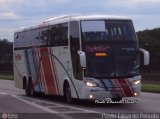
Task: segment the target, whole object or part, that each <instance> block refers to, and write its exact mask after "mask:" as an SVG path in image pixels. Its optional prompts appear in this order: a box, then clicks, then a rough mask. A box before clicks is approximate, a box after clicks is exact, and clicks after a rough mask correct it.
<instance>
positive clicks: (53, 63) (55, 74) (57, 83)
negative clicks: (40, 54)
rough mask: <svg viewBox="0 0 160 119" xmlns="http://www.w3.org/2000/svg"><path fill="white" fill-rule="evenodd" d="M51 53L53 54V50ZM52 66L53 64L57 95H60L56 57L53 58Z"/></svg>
mask: <svg viewBox="0 0 160 119" xmlns="http://www.w3.org/2000/svg"><path fill="white" fill-rule="evenodd" d="M49 50H50V53H52V54H53V52H52V49H51V48H50V49H49ZM51 64H52V71H53V73H54V80H55V83H56V86H57V87H56V88H57V94H60V90H59V82H58V76H57V70H56V66H55V62H54V57H53V56H51Z"/></svg>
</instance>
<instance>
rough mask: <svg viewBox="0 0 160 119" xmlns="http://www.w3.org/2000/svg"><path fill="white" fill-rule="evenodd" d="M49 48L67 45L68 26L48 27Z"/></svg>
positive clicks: (65, 24)
mask: <svg viewBox="0 0 160 119" xmlns="http://www.w3.org/2000/svg"><path fill="white" fill-rule="evenodd" d="M49 31H50V35H49V37H50V41H49V42H50V43H49V44H50V46H66V45H68V24H67V23H64V24H58V25H53V26H51V27H50V30H49Z"/></svg>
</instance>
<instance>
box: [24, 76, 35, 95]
mask: <svg viewBox="0 0 160 119" xmlns="http://www.w3.org/2000/svg"><path fill="white" fill-rule="evenodd" d="M25 91H26V95H27V96H30V97H34V96H35V91H34V87H33V83H32V79H29V80H28V82H27V83H26V88H25Z"/></svg>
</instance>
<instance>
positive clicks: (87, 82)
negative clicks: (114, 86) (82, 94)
mask: <svg viewBox="0 0 160 119" xmlns="http://www.w3.org/2000/svg"><path fill="white" fill-rule="evenodd" d="M84 83H85V84H86V86H89V87H99V84H98V83H96V82H90V81H85V82H84Z"/></svg>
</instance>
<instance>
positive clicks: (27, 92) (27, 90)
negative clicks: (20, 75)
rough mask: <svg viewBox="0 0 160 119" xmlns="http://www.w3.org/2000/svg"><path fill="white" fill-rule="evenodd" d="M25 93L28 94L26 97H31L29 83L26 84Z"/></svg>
mask: <svg viewBox="0 0 160 119" xmlns="http://www.w3.org/2000/svg"><path fill="white" fill-rule="evenodd" d="M25 93H26V96H30V93H29V88H28V82H27V81H26V82H25Z"/></svg>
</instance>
